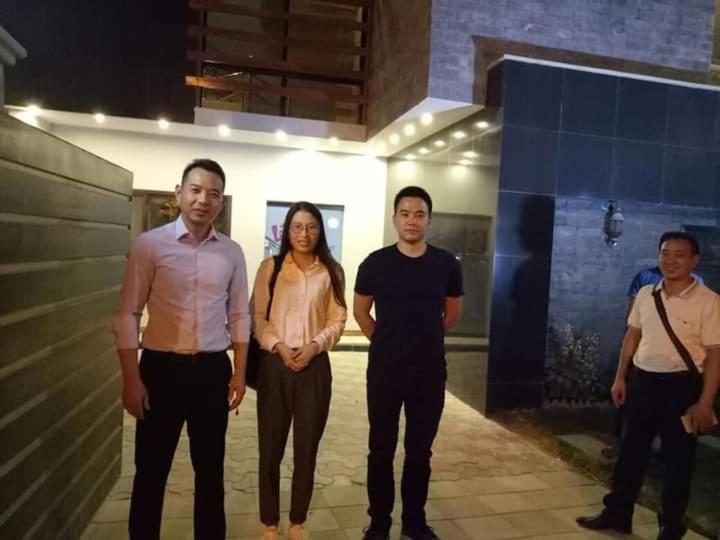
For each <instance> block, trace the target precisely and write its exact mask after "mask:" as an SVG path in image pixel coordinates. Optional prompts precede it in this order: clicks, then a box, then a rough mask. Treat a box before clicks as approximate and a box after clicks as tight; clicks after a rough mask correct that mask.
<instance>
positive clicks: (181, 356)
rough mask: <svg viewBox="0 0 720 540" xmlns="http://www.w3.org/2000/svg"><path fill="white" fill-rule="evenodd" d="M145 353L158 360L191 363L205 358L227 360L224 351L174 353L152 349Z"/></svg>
mask: <svg viewBox="0 0 720 540" xmlns="http://www.w3.org/2000/svg"><path fill="white" fill-rule="evenodd" d="M144 351H145V352H148V353H150V354H151V355H152V356H154V357H156V358H167V359H172V360H178V361H191V362H197V361H199V360H202V359H204V358H209V359H211V358H217V357H222V358H226V355H227V353H226V352H225V351H224V350H222V351H198V352H196V353H177V352H173V351H155V350H152V349H144Z"/></svg>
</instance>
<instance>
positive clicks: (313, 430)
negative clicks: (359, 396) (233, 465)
mask: <svg viewBox="0 0 720 540" xmlns="http://www.w3.org/2000/svg"><path fill="white" fill-rule="evenodd" d="M331 390H332V374H331V371H330V358H329V357H328V354H327V353H324V352H323V353H320V354H318V355H317V356H316V357H315V358H313V359H312V361H311V362H310V364H309V365H308V366H307V367H306V368H305V369H304V370H302V371H300V372H298V373H296V372H294V371H292V370H291V369H288V368H287V367H285V364H284V363H283V361H282V359H281V358H280V356H279V355H277V354H271V353H267V352H266V353H265V354H264V356H263V359H262V361H261V362H260V369H259V372H258V388H257V416H258V450H259V454H260V464H259V469H260V479H259V488H260V489H259V491H260V521H261V522H262V523H264V524H265V525H277V524H278V522H279V521H280V463H281V462H282V459H283V455H284V454H285V445H286V443H287V438H288V433H289V432H290V423H291V422H292V426H293V478H292V492H291V496H290V522H291V523H295V524H301V523H305V520H306V519H307V513H308V508H309V507H310V500H311V499H312V494H313V486H314V482H315V463H316V460H317V452H318V447H319V445H320V439H321V438H322V435H323V432H324V431H325V424H326V423H327V418H328V412H329V411H330V395H331Z"/></svg>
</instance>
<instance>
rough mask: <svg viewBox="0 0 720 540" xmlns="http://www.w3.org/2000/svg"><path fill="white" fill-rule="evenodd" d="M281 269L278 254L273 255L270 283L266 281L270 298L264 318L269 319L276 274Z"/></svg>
mask: <svg viewBox="0 0 720 540" xmlns="http://www.w3.org/2000/svg"><path fill="white" fill-rule="evenodd" d="M281 269H282V261H281V260H280V256H279V255H274V256H273V271H272V274H271V275H270V283H268V287H269V289H270V299H269V300H268V305H267V310H266V311H265V320H266V321H269V320H270V310H271V309H272V303H273V296H275V284H276V283H277V278H278V275H279V274H280V270H281Z"/></svg>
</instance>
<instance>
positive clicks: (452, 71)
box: [429, 0, 715, 102]
mask: <svg viewBox="0 0 720 540" xmlns="http://www.w3.org/2000/svg"><path fill="white" fill-rule="evenodd" d="M714 13H715V1H714V0H503V1H499V0H433V6H432V32H431V36H432V37H431V59H430V85H429V86H430V90H429V95H430V96H432V97H436V98H444V99H453V100H458V101H465V102H472V101H473V96H474V95H476V94H477V92H475V94H474V93H473V83H474V82H475V71H476V69H475V65H474V58H475V56H476V51H475V45H474V43H473V36H486V37H492V38H500V39H504V40H511V41H516V42H521V43H529V44H533V45H540V46H545V47H552V48H557V49H564V50H572V51H577V52H582V53H590V54H595V55H599V56H609V57H614V58H621V59H626V60H635V61H640V62H646V63H649V64H657V65H661V66H672V67H676V68H682V69H687V70H696V71H706V70H707V69H708V66H709V63H710V58H711V55H712V43H713V18H714Z"/></svg>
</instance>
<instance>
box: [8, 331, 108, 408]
mask: <svg viewBox="0 0 720 540" xmlns="http://www.w3.org/2000/svg"><path fill="white" fill-rule="evenodd" d="M91 328H94V329H96V331H95V332H93V333H92V334H90V335H84V336H83V337H82V338H81V339H79V340H78V341H75V342H73V343H71V344H69V345H67V346H65V347H59V348H57V349H56V350H53V351H52V352H49V353H48V354H47V355H44V356H42V357H40V358H38V359H37V360H35V361H34V362H32V363H30V364H29V365H27V366H25V367H24V368H23V369H19V370H17V371H14V372H12V373H10V374H9V375H7V376H5V377H0V385H1V386H0V387H1V388H2V389H3V392H2V394H0V418H2V417H3V416H5V415H7V414H9V413H11V412H12V410H13V409H15V408H17V407H21V406H22V405H23V404H24V403H26V402H27V401H28V400H31V399H33V398H34V397H37V396H38V395H42V394H43V393H44V392H51V391H52V389H53V387H54V386H55V385H57V384H59V383H62V382H63V380H64V379H65V378H66V377H70V376H72V375H73V373H75V372H77V370H79V369H80V368H82V367H83V366H87V365H90V364H91V363H92V362H94V361H95V360H96V357H97V356H98V355H99V354H102V353H103V352H105V351H108V350H110V351H111V352H112V353H114V351H113V338H112V335H111V334H110V332H106V331H103V329H102V328H97V327H96V326H94V325H93V326H91ZM113 356H114V354H113ZM79 397H80V396H78V398H79Z"/></svg>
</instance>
